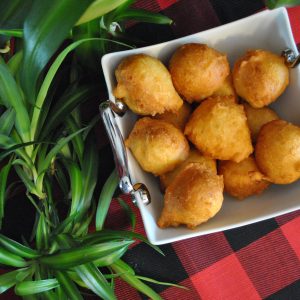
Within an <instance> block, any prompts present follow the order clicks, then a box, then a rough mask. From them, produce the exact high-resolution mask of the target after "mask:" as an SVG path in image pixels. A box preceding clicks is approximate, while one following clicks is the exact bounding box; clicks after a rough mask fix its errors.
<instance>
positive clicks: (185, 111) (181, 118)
mask: <svg viewBox="0 0 300 300" xmlns="http://www.w3.org/2000/svg"><path fill="white" fill-rule="evenodd" d="M191 112H192V108H191V106H190V104H188V103H186V102H184V103H183V105H182V106H181V107H180V108H179V110H178V111H176V112H165V113H163V114H161V115H155V117H154V119H158V120H162V121H166V122H168V123H171V124H173V125H174V126H175V127H177V128H178V129H180V130H181V131H183V130H184V127H185V124H186V122H187V121H188V119H189V117H190V115H191Z"/></svg>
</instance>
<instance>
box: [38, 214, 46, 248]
mask: <svg viewBox="0 0 300 300" xmlns="http://www.w3.org/2000/svg"><path fill="white" fill-rule="evenodd" d="M36 247H37V249H39V250H41V249H48V247H49V226H48V224H47V222H46V217H45V215H44V214H43V213H42V214H40V218H39V222H38V225H37V230H36Z"/></svg>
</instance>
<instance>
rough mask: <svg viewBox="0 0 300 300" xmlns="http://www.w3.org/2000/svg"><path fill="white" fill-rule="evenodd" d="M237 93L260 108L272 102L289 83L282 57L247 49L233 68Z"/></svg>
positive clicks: (287, 72) (263, 51)
mask: <svg viewBox="0 0 300 300" xmlns="http://www.w3.org/2000/svg"><path fill="white" fill-rule="evenodd" d="M233 83H234V87H235V90H236V92H237V94H238V95H239V96H240V97H242V98H244V99H245V100H246V101H247V102H249V103H250V104H251V106H253V107H256V108H260V107H263V106H266V105H268V104H270V103H271V102H274V101H275V100H276V99H277V98H278V97H279V96H280V95H281V94H282V93H283V92H284V90H285V89H286V87H287V86H288V84H289V70H288V67H287V66H286V65H285V63H284V58H283V57H280V56H278V55H275V54H273V53H271V52H269V51H265V50H253V51H248V52H247V53H246V54H245V55H244V56H243V57H241V58H240V59H239V60H238V61H237V62H236V63H235V65H234V68H233Z"/></svg>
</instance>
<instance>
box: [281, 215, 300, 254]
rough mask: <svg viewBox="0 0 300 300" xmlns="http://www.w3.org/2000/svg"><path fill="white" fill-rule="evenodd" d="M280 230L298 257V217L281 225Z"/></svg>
mask: <svg viewBox="0 0 300 300" xmlns="http://www.w3.org/2000/svg"><path fill="white" fill-rule="evenodd" d="M281 230H282V232H283V234H284V236H285V237H286V239H287V240H288V242H289V243H290V245H291V247H292V248H293V250H294V251H295V253H296V255H297V256H298V258H299V259H300V217H298V218H296V219H294V220H292V221H290V222H288V223H286V224H285V225H283V226H282V227H281Z"/></svg>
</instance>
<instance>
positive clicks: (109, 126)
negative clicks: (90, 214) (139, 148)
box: [100, 100, 151, 205]
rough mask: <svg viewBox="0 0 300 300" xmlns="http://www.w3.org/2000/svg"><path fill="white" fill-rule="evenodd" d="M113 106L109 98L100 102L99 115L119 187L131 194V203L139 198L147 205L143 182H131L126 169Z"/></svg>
mask: <svg viewBox="0 0 300 300" xmlns="http://www.w3.org/2000/svg"><path fill="white" fill-rule="evenodd" d="M115 107H116V104H115V103H114V102H112V101H110V100H107V101H105V102H103V103H101V104H100V113H101V117H102V120H103V124H104V127H105V129H106V132H107V135H108V138H109V142H110V145H111V147H112V151H113V155H114V160H115V164H116V168H117V172H118V174H119V177H120V182H119V188H120V189H121V191H122V192H123V193H124V194H129V195H130V196H131V199H132V201H133V203H135V204H137V203H138V202H139V201H138V200H140V201H141V202H142V203H144V204H145V205H148V204H149V203H150V202H151V199H150V193H149V191H148V189H147V187H146V186H145V185H144V184H143V183H136V184H134V185H133V184H132V181H131V178H130V174H129V171H128V159H127V153H126V149H125V145H124V140H123V136H122V134H121V131H120V129H119V127H118V125H117V123H116V120H115V116H114V112H113V108H115ZM118 109H120V110H119V111H118V113H119V114H120V115H123V114H124V112H123V111H122V108H120V107H118ZM123 110H124V107H123Z"/></svg>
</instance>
